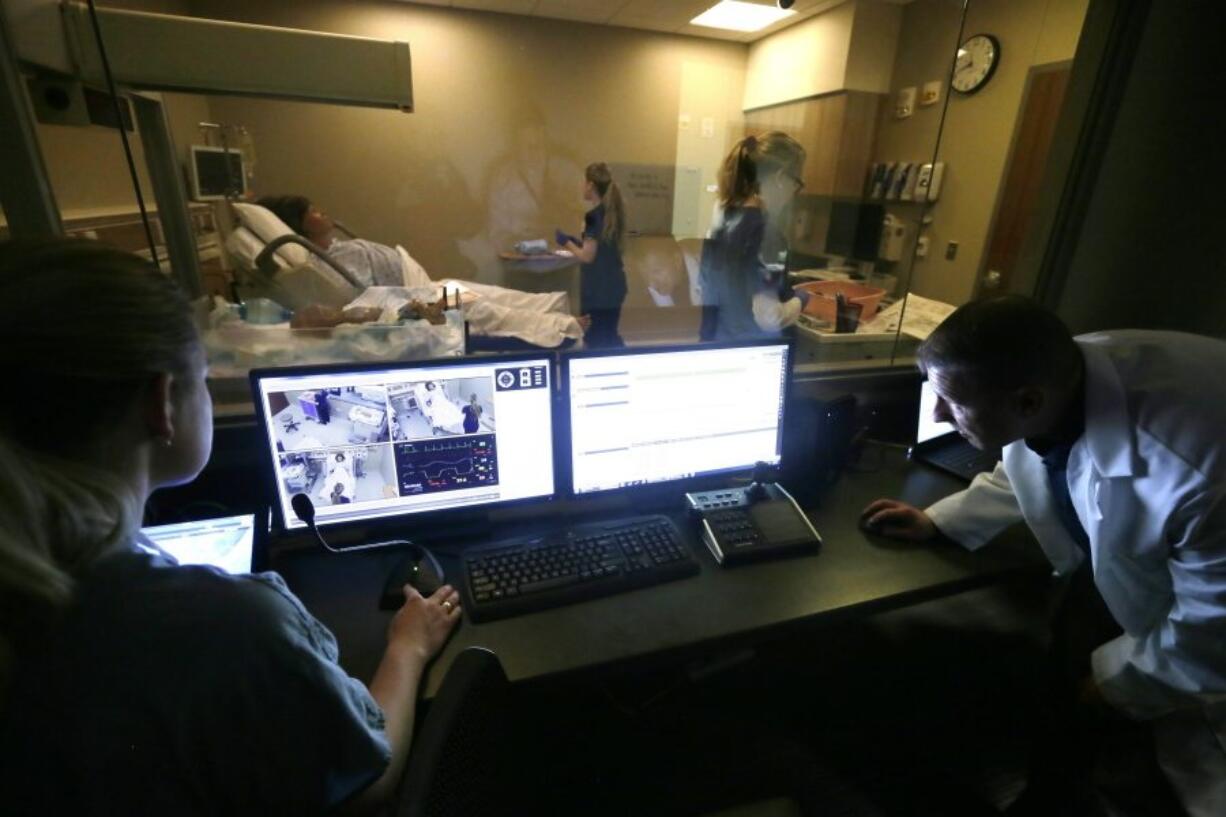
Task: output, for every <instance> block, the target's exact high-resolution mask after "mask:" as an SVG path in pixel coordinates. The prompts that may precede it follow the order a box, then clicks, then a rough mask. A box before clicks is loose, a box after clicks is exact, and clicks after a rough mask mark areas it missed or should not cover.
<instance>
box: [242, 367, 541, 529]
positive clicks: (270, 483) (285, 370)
mask: <svg viewBox="0 0 1226 817" xmlns="http://www.w3.org/2000/svg"><path fill="white" fill-rule="evenodd" d="M534 360H535V361H539V360H545V361H548V364H549V370H550V377H551V382H550V384H549V391H550V394H549V411H550V415H551V418H552V420H553V421H552V422H551V423H550V435H549V437H550V446H551V447H552V450H551V452H550V456H551V458H552V459H553V492H552V493H550V494H548V495H544V496H536V497H525V498H523V499H508V500H504V501H500V502H483V503H481V504H477V505H473V506H471V507H469V506H465V507H459V508H446V509H441V510H432V511H420V512H417V513H408V512H406V513H399V514H397V513H389V514H386V515H380V516H376V517H373V518H369V519H355V520H351V521H338V522H328V523H326V525H325V524H321V528H322V527H327V528H328V529H329V530H336V531H343V530H345V529H357V528H378V527H381V526H384V525H387V524H389V523H392V524H394V523H395V522H396V521H397V520H400V521H401V522H403V521H404V520H405V519H412V520H413V521H414V523H415V524H419V523H424V522H427V521H428V522H430V523H435V522H447V521H448V520H458V519H459V518H461V517H465V516H471V515H472V514H474V513H486V512H489V511H492V510H494V509H501V508H510V507H516V506H521V505H531V504H536V503H545V502H553V501H556V500H557V499H559V497H560V494H561V491H560V485H561V482H560V480H559V475H558V454H557V452H558V435H557V417H558V411H559V406H558V394H559V391H558V385H557V384H558V361H557V353H556V352H555V351H553V350H541V351H540V352H536V353H528V352H512V353H500V354H490V355H465V356H462V357H439V358H426V359H422V360H385V361H361V362H354V363H327V364H308V365H301V366H269V367H262V368H258V369H252V370H251V371H250V372H249V373H248V375H247V382H248V384H249V386H250V388H251V403H252V406H253V408H254V409H255V415H256V424H257V427H258V428H259V432H260V445H261V447H262V448H263V450H264V455H263V459H264V468H263V478H264V480H265V485H266V486H267V488H268V489H269V490H270V491H271V494H270V496H269V505H270V506H271V509H272V514H271V521H272V526H271V530H272V532H273V533H274V534H276V535H278V536H280V535H286V534H289V535H297V534H301V533H306V532H307V529H306V528H289V527H287V526H286V524H285V518H284V515H283V513H282V509H281V494H280V491H279V488H278V484H277V480H278V479H279V478H280V477H279V475H278V472H277V460H276V453H275V452H274V450H273V447H272V446H271V445H269V440H270V439H272V437H271V436H270V435H269V429H268V421H267V418H266V417H265V412H264V406H263V405H262V404H261V396H260V388H259V383H260V380H261V379H262V378H265V377H303V376H307V377H311V376H315V375H327V374H333V373H335V374H361V373H363V372H373V371H389V370H397V369H435V368H445V367H448V366H457V365H464V364H466V363H468V364H472V365H484V366H491V365H492V366H501V365H514V364H515V363H524V362H527V361H534Z"/></svg>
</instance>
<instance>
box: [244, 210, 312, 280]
mask: <svg viewBox="0 0 1226 817" xmlns="http://www.w3.org/2000/svg"><path fill="white" fill-rule="evenodd" d="M232 206H233V207H234V212H235V214H236V215H237V216H238V220H239V221H240V222H242V225H243V226H244V227H246V228H247V229H248V230H250V231H251V232H252V233H254V234H255V237H256V238H258V239H259V240H260V241H262V242H264V243H265V244H267V243H269V242H270V241H273V240H275V239H278V238H280V237H281V236H283V235H293V234H294V231H293V230H291V229H290V228H289V226H288V225H287V224H286V223H285V222H284V221H282V220H281V219H279V218H277V216H276V214H274V213H273V211H272V210H269V209H268V208H267V207H261V206H260V205H258V204H248V203H245V202H238V201H236V202H233V203H232ZM277 255H278V256H280V257H281V259H284V260H285V262H286V263H287V264H289V265H290V266H292V267H298V266H302V265H303V264H306V263H308V262H309V261H310V260H311V253H310V252H309V251H308V250H307V249H306V248H305V247H299V246H298V245H297V244H286V245H284V246H282V247H279V248H278V249H277Z"/></svg>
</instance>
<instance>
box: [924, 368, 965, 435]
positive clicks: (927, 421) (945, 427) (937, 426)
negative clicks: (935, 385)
mask: <svg viewBox="0 0 1226 817" xmlns="http://www.w3.org/2000/svg"><path fill="white" fill-rule="evenodd" d="M936 407H937V393H936V392H935V391H933V390H932V384H931V383H929V382H928V381H927V380H923V381H921V382H920V404H919V426H918V429H917V430H916V433H915V442H916V443H926V442H928V441H929V440H935V439H936V438H937V437H943V436H945V435H946V434H956V433H957V431H958V430H957V429H956V428H954V426H953V424H952V423H941V422H938V421H936V420H934V419H932V413H933V412H934V411H936Z"/></svg>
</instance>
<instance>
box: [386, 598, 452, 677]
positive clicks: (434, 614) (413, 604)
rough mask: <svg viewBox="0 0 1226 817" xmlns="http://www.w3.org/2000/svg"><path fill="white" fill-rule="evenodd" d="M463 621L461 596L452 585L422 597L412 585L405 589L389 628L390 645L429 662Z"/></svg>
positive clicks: (388, 640) (389, 646)
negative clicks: (402, 600)
mask: <svg viewBox="0 0 1226 817" xmlns="http://www.w3.org/2000/svg"><path fill="white" fill-rule="evenodd" d="M459 620H460V594H459V593H457V592H456V590H455V588H453V587H452V586H451V585H449V584H445V585H443V586H442V587H440V588H439V589H438V590H436V591H434V592H433V593H432V594H431V595H430V597H429V598H426V597H423V596H422V594H421V593H418V592H417V591H416V590H414V589H413V588H412V587H411V586H409V585H407V584H406V585H405V586H404V604H403V605H402V606H401V608H400V609H399V610H397V611H396V615H394V616H392V623H391V624H390V625H388V628H387V646H388V649H389V650H391V649H393V648H403V649H407V650H410V651H412V652H413V653H415V654H416V655H417V656H418V657H419V658H421V659H423V660H426V661H428V660H430V659H431V658H433V657H434V656H435V654H437V653H438V651H439V650H441V649H442V648H443V645H444V644H446V643H447V638H448V636H450V635H451V631H452V630H454V629H455V625H456V623H457V622H458V621H459Z"/></svg>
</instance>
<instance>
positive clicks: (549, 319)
mask: <svg viewBox="0 0 1226 817" xmlns="http://www.w3.org/2000/svg"><path fill="white" fill-rule="evenodd" d="M230 206H231V210H232V212H233V214H234V216H235V222H236V225H237V226H235V228H234V229H233V230H231V231H230V234H229V235H228V236H227V237H226V240H225V248H226V253H227V257H228V258H229V259H230V260H231V262H232V263H233V265H234V266H235V268H236V269H237V270H239V271H240V277H241V279H242V289H243V291H244V292H245V293H246V294H247V297H257V296H258V297H267V298H270V299H271V300H274V301H277V302H278V303H280V304H281V305H283V306H285V307H287V308H289V309H300V308H302V307H303V306H307V305H309V304H323V305H327V306H334V307H344V306H351V305H352V306H367V305H370V302H371V300H372V299H374V300H378V299H379V297H380V296H379V295H378V294H377V293H375V292H374V291H375V290H379V289H386V290H399V289H400V287H386V288H380V287H366V288H364V287H363V286H362V285H361V284H359V283H358V280H357V276H355V275H354V274H352V273H351V271H348V270H345V269H344V268H343V266H342V265H341V264H339V263H338V262H337V261H336V260H335V259H333V258H331V257H330V256H329V255H328V253H327V252H325V251H324V250H321V249H320V248H318V247H316V246H315V245H314V244H312V243H311V242H309V241H307V240H306V239H305V238H303V237H302V236H299V235H297V234H295V233H294V231H293V230H291V229H290V228H289V226H288V225H287V224H285V222H283V221H282V220H281V219H280V218H278V217H277V216H276V215H275V214H274V213H273V212H272V211H271V210H269V209H267V208H265V207H261V206H260V205H258V204H251V203H247V202H232V203H231V205H230ZM336 226H337V227H338V229H340V230H341V231H342V232H344V233H345V234H347V235H349V236H350V237H353V234H352V233H351V232H350V231H349V230H347V229H345V228H344V227H343V225H340V224H337V225H336ZM396 250H397V252H398V253H399V255H400V261H401V276H402V280H401V282H400V283H401V286H402V287H403V291H402V292H401V291H397V292H396V293H394V294H395V295H396V297H398V298H399V299H400V300H401V301H402V302H407V300H408V299H410V298H415V299H417V300H421V301H423V302H433V301H437V300H439V298H441V297H443V296H446V297H447V299H448V302H453V303H456V304H457V305H459V306H460V308H461V309H462V311H463V314H464V319H465V321H466V325H467V328H468V330H469V333H470V336H471V337H470V339H469V347H470V349H474V350H484V349H486V348H491V349H492V348H501V347H500V346H499V345H498V344H497V343H495V342H494V341H507V342H510V345H512V346H519V345H527V346H530V347H534V348H547V349H553V348H558V347H559V346H563V345H567V344H568V343H573V342H574V341H576V340H578V339H579V337H580V332H579V330H578V324H577V323H576V322H575V321H574V318H573V316H571V314H570V308H569V307H570V304H569V298H568V296H567V294H566V293H565V292H547V293H530V292H520V291H519V290H513V289H507V288H505V287H498V286H492V285H490V284H481V283H476V282H470V281H458V280H455V279H443V280H441V281H434V280H432V279H431V278H430V275H429V274H428V273H427V272H426V270H425V268H424V267H422V265H421V264H419V263H418V262H417V261H416V260H415V259H414V258H413V257H412V256H410V255H409V253H408V251H406V250H405V249H404V248H403V247H399V246H398V247H396ZM384 300H387V299H386V298H384Z"/></svg>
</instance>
